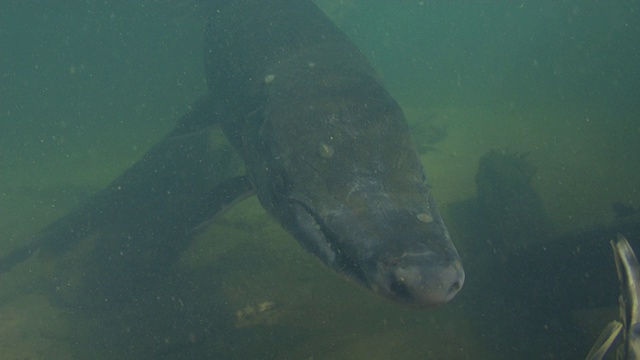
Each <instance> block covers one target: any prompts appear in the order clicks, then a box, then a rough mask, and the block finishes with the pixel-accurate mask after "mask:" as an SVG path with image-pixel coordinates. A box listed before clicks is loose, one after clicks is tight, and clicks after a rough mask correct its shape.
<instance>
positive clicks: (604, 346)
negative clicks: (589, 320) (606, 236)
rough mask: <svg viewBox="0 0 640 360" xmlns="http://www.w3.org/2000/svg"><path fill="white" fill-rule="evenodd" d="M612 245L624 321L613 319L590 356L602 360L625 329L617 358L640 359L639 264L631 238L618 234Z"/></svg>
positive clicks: (591, 358) (595, 344)
mask: <svg viewBox="0 0 640 360" xmlns="http://www.w3.org/2000/svg"><path fill="white" fill-rule="evenodd" d="M611 247H612V248H613V256H614V259H615V262H616V270H617V272H618V279H619V280H620V298H619V303H620V317H621V320H622V323H620V322H618V321H616V320H614V321H612V322H610V323H609V324H608V325H607V326H606V327H605V328H604V329H603V330H602V332H601V333H600V336H599V337H598V340H597V341H596V342H595V343H594V345H593V347H592V348H591V351H589V354H588V355H587V359H588V360H599V359H603V358H604V356H605V355H606V354H607V351H608V350H610V349H611V347H612V346H613V343H614V341H615V340H616V338H617V337H618V336H619V334H620V333H621V332H622V335H621V339H620V340H619V345H618V349H617V354H616V358H617V359H625V360H637V359H640V302H638V301H639V300H640V265H639V264H638V259H637V258H636V255H635V253H634V252H633V249H632V248H631V245H629V241H627V239H626V238H625V237H624V236H623V235H620V234H618V239H617V240H616V241H611Z"/></svg>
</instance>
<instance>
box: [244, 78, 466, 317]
mask: <svg viewBox="0 0 640 360" xmlns="http://www.w3.org/2000/svg"><path fill="white" fill-rule="evenodd" d="M367 85H369V86H366V87H365V88H366V89H368V92H367V93H365V94H362V93H357V92H348V93H343V94H340V95H341V96H339V97H338V98H329V97H322V96H315V97H314V98H313V99H312V100H309V101H307V102H306V103H305V102H303V103H304V104H305V106H304V107H297V108H295V109H292V108H291V107H287V106H286V105H285V104H280V106H273V107H271V108H268V109H267V110H266V111H265V114H266V119H265V120H264V121H263V122H262V126H261V128H260V129H259V136H258V138H259V139H260V140H259V141H258V142H256V144H258V145H256V146H257V147H259V148H256V149H255V150H254V151H253V153H254V154H258V155H257V156H256V158H257V159H258V160H254V161H255V162H254V163H253V164H248V165H247V172H248V174H249V175H250V177H251V178H252V179H253V180H252V181H253V182H254V184H255V188H256V192H257V195H258V198H259V199H260V202H261V203H262V205H263V207H265V208H266V209H267V210H268V211H269V212H270V213H271V214H272V215H273V216H274V217H275V218H277V219H278V220H279V221H280V223H281V224H282V226H283V227H284V228H286V229H287V230H288V231H289V232H290V233H291V234H292V235H293V236H294V237H295V238H296V239H297V240H298V241H299V242H300V243H301V244H302V245H303V246H304V247H305V248H306V249H307V250H308V251H310V252H311V253H313V254H315V255H316V256H317V257H318V258H320V259H321V260H322V262H324V263H325V264H326V265H328V266H329V267H331V268H332V269H334V270H336V271H337V272H339V273H342V274H345V275H346V276H347V277H349V278H351V279H354V280H355V281H357V282H358V283H360V284H362V285H363V286H365V287H366V288H368V289H370V290H372V291H374V292H375V293H378V294H380V295H382V296H383V297H386V298H388V299H391V300H393V301H396V302H399V303H402V304H406V305H409V306H413V307H419V308H431V307H435V306H437V305H440V304H443V303H446V302H447V301H449V300H451V299H452V298H453V297H454V296H455V295H456V294H457V293H458V291H459V290H460V288H461V287H462V285H463V283H464V270H463V268H462V265H461V262H460V258H459V256H458V253H457V251H456V249H455V247H454V245H453V243H452V242H451V238H450V236H449V233H448V231H447V229H446V227H445V225H444V223H443V221H442V218H441V216H440V214H439V212H438V209H437V207H436V204H435V202H434V200H433V198H432V196H431V193H430V188H429V186H428V185H427V182H426V177H425V173H424V170H423V168H422V165H421V163H420V159H419V157H418V155H417V153H416V151H415V148H414V146H413V145H412V143H411V139H410V134H409V130H408V126H407V122H406V119H405V117H404V114H403V113H402V110H401V109H400V107H399V106H398V105H397V103H396V102H395V101H394V100H393V99H392V98H391V97H390V96H389V95H388V94H387V93H386V91H384V89H382V88H381V87H376V86H375V84H374V85H371V84H367ZM354 94H355V95H354ZM292 96H294V95H292ZM379 99H382V100H383V101H379ZM374 100H375V101H374ZM296 103H299V102H296Z"/></svg>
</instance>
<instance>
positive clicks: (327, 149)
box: [320, 143, 335, 158]
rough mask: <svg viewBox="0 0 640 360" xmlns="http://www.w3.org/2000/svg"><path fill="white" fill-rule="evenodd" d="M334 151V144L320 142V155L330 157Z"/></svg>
mask: <svg viewBox="0 0 640 360" xmlns="http://www.w3.org/2000/svg"><path fill="white" fill-rule="evenodd" d="M334 153H335V150H333V147H332V146H330V145H327V144H325V143H320V156H322V157H323V158H330V157H332V156H333V154H334Z"/></svg>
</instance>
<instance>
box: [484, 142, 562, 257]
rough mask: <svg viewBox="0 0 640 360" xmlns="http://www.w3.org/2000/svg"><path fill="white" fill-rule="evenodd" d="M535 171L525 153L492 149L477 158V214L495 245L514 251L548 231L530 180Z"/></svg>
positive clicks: (548, 224)
mask: <svg viewBox="0 0 640 360" xmlns="http://www.w3.org/2000/svg"><path fill="white" fill-rule="evenodd" d="M535 173H536V168H535V166H533V165H532V164H531V163H530V162H529V161H528V160H527V154H516V153H510V152H505V151H495V150H492V151H490V152H488V153H487V154H485V155H484V156H482V158H481V159H480V164H479V167H478V172H477V174H476V179H475V181H476V189H477V206H478V215H479V216H480V217H481V219H482V220H481V221H482V223H483V226H482V232H483V234H482V235H483V236H484V237H485V238H486V240H487V241H489V242H490V243H492V244H493V245H494V246H497V247H500V248H501V249H504V250H509V249H510V250H512V251H515V250H517V249H516V248H517V247H520V246H523V245H526V243H527V242H529V241H530V240H533V239H544V238H545V237H546V236H547V235H548V234H549V233H550V230H551V221H550V220H549V217H548V215H547V213H546V212H545V210H544V208H543V206H542V201H541V199H540V197H539V196H538V194H537V193H536V192H535V190H534V189H533V186H532V183H531V180H532V179H533V176H534V175H535Z"/></svg>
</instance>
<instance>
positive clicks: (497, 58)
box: [0, 0, 640, 359]
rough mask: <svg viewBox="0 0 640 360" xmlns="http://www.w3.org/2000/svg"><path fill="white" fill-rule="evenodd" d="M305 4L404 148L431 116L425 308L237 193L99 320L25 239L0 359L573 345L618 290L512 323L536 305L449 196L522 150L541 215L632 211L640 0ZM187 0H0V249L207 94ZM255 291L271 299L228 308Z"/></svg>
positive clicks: (384, 354) (568, 225)
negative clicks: (501, 155) (329, 22)
mask: <svg viewBox="0 0 640 360" xmlns="http://www.w3.org/2000/svg"><path fill="white" fill-rule="evenodd" d="M318 3H319V5H320V6H321V7H322V8H323V9H324V10H325V11H326V12H327V14H328V15H329V16H331V17H332V18H333V19H334V20H335V22H336V23H337V24H338V25H339V26H340V27H341V28H342V29H343V30H344V31H345V32H346V33H347V34H348V35H349V36H350V37H351V38H352V39H353V40H354V41H355V42H356V43H357V44H358V46H359V47H360V48H361V49H362V51H363V52H364V54H365V55H366V56H367V57H369V59H370V60H371V61H372V62H373V64H374V65H375V67H376V68H377V69H378V71H379V72H380V74H381V76H382V78H383V81H384V82H385V84H386V85H387V87H388V89H389V90H390V91H391V93H392V94H393V95H394V96H395V97H396V99H397V100H398V101H399V102H400V104H401V105H402V107H403V109H404V110H405V113H406V115H407V117H408V118H409V121H410V122H411V124H412V128H413V129H414V139H415V141H416V143H417V144H421V143H422V142H423V140H422V139H423V138H424V137H426V136H428V134H427V133H425V132H424V127H422V126H421V124H424V123H430V124H436V125H437V126H441V127H445V128H447V129H448V135H447V137H446V138H445V139H444V140H443V141H441V142H438V143H437V144H435V145H433V146H434V147H435V151H428V152H424V154H423V155H422V160H423V163H424V166H425V169H426V171H427V175H428V177H429V182H430V183H431V184H432V186H433V192H434V195H435V198H436V200H437V201H438V203H439V204H440V207H441V208H442V209H443V212H444V216H445V221H446V222H447V223H448V224H449V228H450V231H451V232H452V235H453V237H454V242H455V243H456V246H457V247H458V250H459V251H460V253H461V255H462V257H463V261H464V265H465V269H466V270H467V283H466V284H465V288H464V289H463V290H462V291H461V293H460V294H459V295H458V296H457V297H456V298H455V299H454V300H453V301H452V302H451V303H450V304H447V305H445V306H443V307H441V308H438V309H435V310H432V311H429V312H422V311H416V310H412V309H404V308H401V307H398V306H396V305H394V304H390V303H388V302H386V301H384V300H381V299H378V298H376V297H375V296H373V295H372V294H370V293H369V292H367V291H365V290H363V289H360V288H359V287H357V286H355V285H353V284H351V283H349V282H347V281H344V280H343V279H341V278H340V277H339V276H336V275H335V274H333V273H332V272H330V271H329V270H327V269H325V268H324V267H323V266H322V265H320V264H319V263H318V262H317V260H315V259H314V258H312V257H311V256H310V255H308V254H306V253H305V252H304V251H303V250H302V249H301V248H299V246H298V244H297V243H296V242H295V240H294V239H292V238H291V237H290V236H289V235H287V234H286V233H285V232H284V231H283V230H281V229H280V228H279V226H278V225H277V224H276V223H275V222H274V221H273V220H271V219H270V218H269V217H268V216H267V215H266V214H265V213H264V211H263V210H262V209H261V208H260V207H259V205H258V203H257V201H255V199H252V200H249V201H247V202H245V203H242V204H240V205H239V206H237V207H236V208H234V209H233V210H232V211H230V212H229V213H228V214H226V215H225V216H224V217H223V218H221V219H219V220H218V221H217V222H216V223H215V224H213V225H212V226H210V227H209V228H207V229H206V230H205V231H204V232H203V233H202V234H200V235H199V236H198V238H197V239H196V241H195V242H194V244H193V245H192V246H191V247H190V249H189V250H188V251H187V252H185V254H184V255H183V256H182V257H181V259H180V261H179V262H178V264H175V265H173V268H174V271H173V274H172V276H170V277H169V278H168V279H167V280H166V283H165V284H163V286H162V287H161V288H160V289H161V291H160V290H159V291H158V292H157V293H154V294H150V295H149V297H148V298H145V299H140V300H139V302H138V303H137V304H135V305H132V306H131V307H129V308H122V309H119V311H113V312H112V313H110V314H108V315H107V316H104V314H87V313H83V312H82V311H81V310H82V309H77V308H73V307H69V306H64V305H62V304H59V303H56V302H52V301H51V300H50V298H49V297H48V296H47V295H48V294H47V290H45V289H48V287H47V285H46V284H47V283H49V282H51V281H52V279H55V277H56V276H57V275H56V274H57V273H56V271H58V270H59V268H60V266H61V265H60V264H59V263H58V264H57V263H56V262H55V261H44V260H42V259H39V258H38V257H33V258H32V259H30V260H28V261H27V262H25V263H24V264H22V265H20V266H18V267H16V268H15V269H14V270H13V271H11V272H9V273H7V274H4V275H2V276H0V357H1V358H3V359H27V358H29V359H69V358H75V359H84V358H105V359H111V358H146V357H149V358H154V359H156V358H167V359H182V358H203V357H205V356H208V357H209V358H237V359H246V358H273V359H300V358H302V359H388V358H401V359H424V358H433V359H465V358H467V359H471V358H473V359H478V358H486V359H501V358H510V359H511V358H532V359H565V358H569V357H573V358H577V359H578V358H583V357H584V355H585V354H586V352H587V350H588V346H589V344H590V342H591V341H592V340H593V339H595V338H596V335H597V333H598V331H599V330H600V328H601V327H602V326H603V325H604V324H605V323H606V322H607V321H608V320H609V317H610V316H615V314H616V311H617V310H616V308H615V303H614V302H612V306H611V307H606V308H599V307H598V308H576V309H575V313H574V314H573V315H572V318H571V319H573V323H572V324H569V325H567V324H555V323H552V322H550V323H547V324H542V325H541V326H539V327H535V326H534V327H529V326H527V324H523V323H518V321H521V320H522V319H524V320H525V321H526V319H527V317H526V316H525V315H529V316H532V317H541V316H542V315H540V314H536V313H535V311H536V310H535V309H530V308H521V307H520V308H519V307H518V306H519V305H518V304H514V303H513V302H512V301H510V300H509V296H508V292H507V291H506V290H505V293H502V292H494V291H495V288H493V287H491V286H490V285H491V283H492V281H491V277H490V274H491V273H490V272H489V271H488V270H487V269H488V267H490V264H491V262H492V261H494V260H495V259H494V258H493V257H492V255H491V254H493V253H494V252H493V251H492V250H495V249H489V250H490V251H487V246H488V244H486V243H484V242H478V241H474V238H473V236H469V235H468V234H462V230H461V229H458V228H456V226H455V222H454V221H453V220H452V219H451V217H452V215H451V214H450V211H448V209H449V208H450V207H451V205H452V204H455V203H457V202H460V201H463V200H466V199H469V198H472V197H473V196H474V195H475V184H474V176H475V173H476V171H477V168H478V160H479V159H480V157H481V156H482V155H483V154H485V153H486V152H487V151H488V150H490V149H499V150H509V151H514V152H526V153H529V157H528V159H529V160H530V161H531V162H532V163H533V164H534V165H535V166H536V167H537V169H538V171H537V174H536V177H535V179H534V183H533V185H534V188H535V189H536V190H537V191H538V193H539V194H540V196H541V197H542V199H543V204H544V207H545V210H546V211H547V212H548V214H549V216H550V218H551V220H552V222H553V224H554V227H555V229H556V230H557V231H566V230H572V229H582V228H587V227H590V226H592V225H593V224H602V223H607V222H610V221H611V220H612V219H613V213H612V211H611V206H610V205H611V203H613V202H616V201H620V202H623V203H625V204H628V205H632V206H635V207H638V203H639V202H640V190H639V184H640V181H639V180H640V176H639V174H640V101H639V100H640V99H639V97H638V94H640V85H639V84H640V74H639V71H638V66H637V64H638V63H640V48H639V45H638V41H637V40H638V39H639V38H640V21H639V20H640V6H639V5H638V4H636V3H634V2H598V1H562V2H559V1H551V0H548V1H536V2H534V1H518V2H490V1H477V2H476V1H474V2H471V1H468V2H444V1H443V2H437V1H413V0H411V1H397V2H391V1H382V0H376V1H373V0H370V1H364V0H354V1H347V0H344V1H334V0H322V1H319V2H318ZM194 6H200V5H198V4H196V3H194V2H190V1H185V2H171V1H144V2H125V1H121V2H102V1H77V2H76V1H71V2H64V3H62V2H50V1H35V0H34V1H9V0H4V1H2V2H1V3H0V53H1V54H2V55H1V56H0V253H6V252H8V251H9V250H11V249H12V248H14V247H15V246H16V245H17V244H20V243H23V242H24V241H26V240H27V239H28V238H29V236H30V235H32V234H34V233H36V232H37V231H38V230H39V229H41V228H42V227H44V226H45V225H46V224H48V223H50V222H51V221H53V220H55V219H56V218H59V217H60V216H63V215H64V214H65V213H67V212H68V211H69V210H70V209H72V208H74V207H75V206H77V205H78V204H80V203H81V202H82V201H83V200H84V199H86V198H87V197H88V196H90V194H91V193H92V192H94V191H96V190H98V189H100V188H102V187H104V186H105V185H107V184H108V183H109V182H110V181H111V180H112V179H114V178H115V177H116V176H117V175H119V174H120V173H121V172H122V171H123V170H124V169H125V168H127V167H128V166H129V165H131V164H132V163H133V162H135V161H136V160H137V159H139V158H140V157H141V156H142V154H144V152H145V151H146V150H147V149H148V148H149V147H150V146H152V145H153V144H154V143H155V142H156V141H157V140H158V139H159V138H161V137H162V136H163V135H164V134H165V133H166V132H167V131H169V130H170V129H171V127H172V126H173V125H174V123H175V121H176V119H177V118H178V117H179V116H180V115H181V114H183V113H184V112H186V111H187V108H188V106H189V105H190V104H191V103H192V102H193V101H194V99H196V98H197V97H198V96H199V95H200V94H202V93H203V92H204V90H205V88H206V84H205V82H204V78H203V70H202V36H203V35H202V33H203V28H204V25H205V20H206V19H204V18H203V17H202V16H200V14H199V13H201V12H202V11H200V10H198V9H196V10H194ZM496 251H498V252H499V249H498V250H496ZM81 255H82V253H81V252H80V253H79V254H76V255H73V254H72V255H69V256H70V259H73V256H81ZM64 261H65V259H63V260H62V262H63V263H64ZM602 262H603V263H604V264H605V265H604V266H605V268H607V266H608V269H609V270H610V271H611V276H612V279H614V273H615V271H614V266H613V262H612V260H611V259H610V258H606V259H603V260H602ZM609 265H610V266H609ZM561 275H562V274H560V275H559V276H561ZM505 287H508V284H507V286H505ZM483 291H485V293H483ZM616 296H617V295H616V294H612V298H613V299H615V297H616ZM480 299H481V300H480ZM265 302H274V303H275V304H276V305H275V307H274V308H273V309H272V310H271V311H266V312H264V313H260V314H258V315H256V316H244V315H242V314H245V313H247V312H249V313H251V311H250V310H251V307H253V308H255V307H257V306H259V305H260V304H263V303H265ZM238 311H242V313H238ZM611 314H613V315H611ZM536 326H537V325H536ZM554 329H560V330H557V331H556V330H554ZM567 329H569V331H567Z"/></svg>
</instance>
